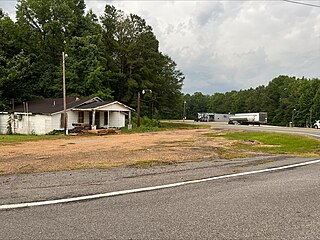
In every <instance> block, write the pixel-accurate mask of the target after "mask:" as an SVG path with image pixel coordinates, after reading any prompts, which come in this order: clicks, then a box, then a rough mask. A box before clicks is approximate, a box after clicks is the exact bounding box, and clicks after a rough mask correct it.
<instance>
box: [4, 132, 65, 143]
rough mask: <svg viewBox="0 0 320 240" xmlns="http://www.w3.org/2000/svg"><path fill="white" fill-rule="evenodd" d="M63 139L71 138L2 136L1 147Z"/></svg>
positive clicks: (56, 136)
mask: <svg viewBox="0 0 320 240" xmlns="http://www.w3.org/2000/svg"><path fill="white" fill-rule="evenodd" d="M61 138H69V136H64V135H20V134H14V135H0V146H1V145H14V144H18V143H22V142H29V141H40V140H54V139H61Z"/></svg>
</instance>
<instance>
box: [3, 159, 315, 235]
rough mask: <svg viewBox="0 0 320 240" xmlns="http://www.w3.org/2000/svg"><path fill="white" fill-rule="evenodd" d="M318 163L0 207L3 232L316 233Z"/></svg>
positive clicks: (29, 233)
mask: <svg viewBox="0 0 320 240" xmlns="http://www.w3.org/2000/svg"><path fill="white" fill-rule="evenodd" d="M319 186H320V164H319V163H316V164H312V165H309V166H303V167H296V168H293V169H290V170H283V171H275V172H267V173H257V174H253V175H248V176H240V177H235V178H229V179H221V180H215V181H208V182H203V183H198V184H191V185H186V186H181V187H176V188H170V189H162V190H157V191H152V192H143V193H137V194H128V195H123V196H118V197H111V198H102V199H98V200H93V201H85V202H75V203H69V204H58V205H50V206H42V207H32V208H24V209H16V210H9V211H1V212H0V229H1V230H0V239H97V238H98V239H132V238H133V239H151V238H160V239H200V238H202V239H208V238H210V239H214V238H216V239H318V238H319V236H320V207H319V196H320V187H319Z"/></svg>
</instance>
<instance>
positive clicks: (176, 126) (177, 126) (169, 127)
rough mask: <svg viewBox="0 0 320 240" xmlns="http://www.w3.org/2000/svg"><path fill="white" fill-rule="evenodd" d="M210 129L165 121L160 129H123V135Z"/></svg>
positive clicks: (148, 127)
mask: <svg viewBox="0 0 320 240" xmlns="http://www.w3.org/2000/svg"><path fill="white" fill-rule="evenodd" d="M205 128H210V126H209V125H196V124H195V125H193V124H186V123H174V122H167V121H163V122H160V125H159V126H158V127H150V126H143V125H142V126H141V127H140V128H137V127H134V128H132V129H131V130H128V129H127V128H123V129H121V133H122V134H127V133H146V132H158V131H167V130H179V129H205Z"/></svg>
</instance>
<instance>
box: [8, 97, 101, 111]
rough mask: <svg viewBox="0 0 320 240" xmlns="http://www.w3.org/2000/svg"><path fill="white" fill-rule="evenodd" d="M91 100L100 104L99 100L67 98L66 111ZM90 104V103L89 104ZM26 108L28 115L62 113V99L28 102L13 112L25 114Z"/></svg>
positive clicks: (18, 106)
mask: <svg viewBox="0 0 320 240" xmlns="http://www.w3.org/2000/svg"><path fill="white" fill-rule="evenodd" d="M89 100H92V101H94V102H102V101H101V99H99V98H88V97H85V98H75V97H67V109H70V108H74V107H76V106H79V105H82V104H84V103H85V102H87V101H89ZM90 103H91V102H90ZM27 108H28V112H29V113H34V114H36V113H38V114H39V113H40V114H51V113H56V112H60V111H63V98H47V99H40V100H33V101H28V102H26V103H25V104H21V105H17V106H16V107H15V108H14V112H26V111H27Z"/></svg>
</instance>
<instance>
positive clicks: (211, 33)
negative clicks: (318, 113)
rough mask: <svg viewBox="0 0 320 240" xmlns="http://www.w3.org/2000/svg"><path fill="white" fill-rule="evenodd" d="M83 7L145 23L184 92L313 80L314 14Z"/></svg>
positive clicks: (237, 6) (262, 7) (293, 8)
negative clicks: (282, 77)
mask: <svg viewBox="0 0 320 240" xmlns="http://www.w3.org/2000/svg"><path fill="white" fill-rule="evenodd" d="M305 2H307V1H305ZM5 3H7V2H5ZM86 3H87V7H88V8H92V9H93V11H94V12H95V13H96V14H97V15H102V14H103V11H104V7H105V4H106V3H109V4H113V5H114V6H115V7H116V8H117V9H121V10H123V11H124V12H126V13H134V14H137V15H140V16H141V17H142V18H144V19H146V21H147V23H148V24H149V25H151V26H152V27H153V29H154V32H155V34H156V36H157V38H158V39H159V41H160V50H161V51H162V52H164V53H166V54H168V55H169V56H171V57H172V58H173V59H174V60H175V61H176V63H177V64H178V67H179V68H180V69H181V70H182V71H183V72H184V73H185V75H186V80H185V85H184V88H183V90H184V92H189V93H193V92H195V91H201V92H203V93H207V94H212V93H214V92H219V91H230V90H233V89H235V90H239V89H244V88H250V87H256V86H258V85H261V84H267V83H268V82H269V81H270V80H271V79H272V78H274V77H276V76H278V75H279V74H287V75H295V76H297V77H302V76H305V77H310V78H312V77H318V78H319V77H320V67H319V66H320V9H319V8H314V7H308V6H303V5H297V4H292V3H288V2H283V1H101V0H100V1H87V2H86ZM311 3H313V4H318V5H320V0H314V1H311ZM7 5H8V4H5V6H4V7H3V8H4V10H6V11H9V10H8V6H7ZM6 8H7V9H6ZM10 11H11V12H12V8H10Z"/></svg>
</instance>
